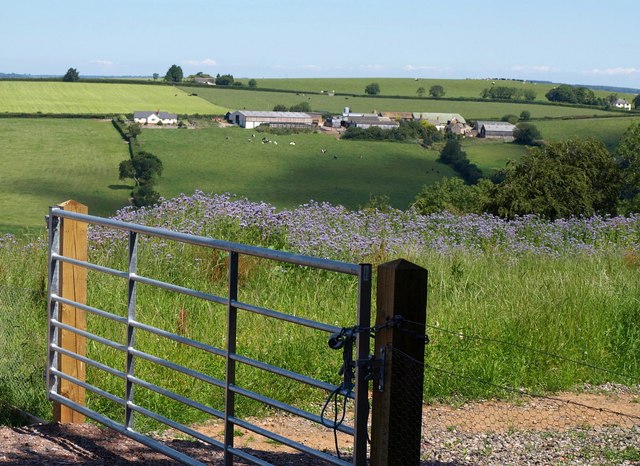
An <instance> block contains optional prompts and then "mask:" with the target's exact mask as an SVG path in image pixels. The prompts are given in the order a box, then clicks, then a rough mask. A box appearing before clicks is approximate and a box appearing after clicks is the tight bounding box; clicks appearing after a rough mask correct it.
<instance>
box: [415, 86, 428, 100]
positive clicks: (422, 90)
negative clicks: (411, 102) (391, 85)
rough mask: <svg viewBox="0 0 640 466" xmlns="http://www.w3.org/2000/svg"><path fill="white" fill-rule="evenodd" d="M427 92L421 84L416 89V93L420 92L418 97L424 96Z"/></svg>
mask: <svg viewBox="0 0 640 466" xmlns="http://www.w3.org/2000/svg"><path fill="white" fill-rule="evenodd" d="M425 92H426V91H425V90H424V87H422V86H420V87H419V88H418V90H417V91H416V94H418V97H424V94H425Z"/></svg>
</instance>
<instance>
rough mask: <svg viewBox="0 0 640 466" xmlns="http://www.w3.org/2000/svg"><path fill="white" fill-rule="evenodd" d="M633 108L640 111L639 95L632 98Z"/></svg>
mask: <svg viewBox="0 0 640 466" xmlns="http://www.w3.org/2000/svg"><path fill="white" fill-rule="evenodd" d="M633 108H635V109H636V110H637V109H640V94H638V95H637V96H635V97H634V98H633Z"/></svg>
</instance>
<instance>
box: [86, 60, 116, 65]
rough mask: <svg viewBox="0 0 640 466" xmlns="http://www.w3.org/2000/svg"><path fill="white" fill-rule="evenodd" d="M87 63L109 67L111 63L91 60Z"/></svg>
mask: <svg viewBox="0 0 640 466" xmlns="http://www.w3.org/2000/svg"><path fill="white" fill-rule="evenodd" d="M89 63H92V64H94V65H99V66H111V65H113V62H112V61H110V60H91V61H90V62H89Z"/></svg>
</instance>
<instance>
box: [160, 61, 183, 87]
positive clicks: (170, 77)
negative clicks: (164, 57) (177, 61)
mask: <svg viewBox="0 0 640 466" xmlns="http://www.w3.org/2000/svg"><path fill="white" fill-rule="evenodd" d="M183 77H184V74H183V72H182V68H181V67H179V66H178V65H171V66H170V67H169V69H168V70H167V74H165V75H164V80H165V81H167V82H170V83H179V82H181V81H182V78H183Z"/></svg>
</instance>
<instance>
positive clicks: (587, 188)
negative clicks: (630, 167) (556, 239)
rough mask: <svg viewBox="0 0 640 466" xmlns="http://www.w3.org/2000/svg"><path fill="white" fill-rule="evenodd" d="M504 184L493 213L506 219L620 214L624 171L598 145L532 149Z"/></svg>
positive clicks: (496, 192) (495, 192) (493, 198)
mask: <svg viewBox="0 0 640 466" xmlns="http://www.w3.org/2000/svg"><path fill="white" fill-rule="evenodd" d="M501 178H502V181H501V182H500V183H499V184H497V185H495V186H494V187H493V188H492V190H491V193H490V201H489V203H488V205H487V210H488V211H490V212H493V213H494V214H497V215H500V216H501V217H506V218H513V217H515V216H517V215H525V214H535V215H539V216H541V217H544V218H548V219H551V220H554V219H557V218H567V217H571V216H579V215H584V216H591V215H593V214H594V213H601V214H615V212H616V206H617V202H618V197H619V195H620V189H621V185H622V177H621V173H620V169H619V168H618V166H617V165H616V163H615V161H614V159H613V157H612V156H611V154H609V152H608V151H607V149H606V148H605V147H604V145H603V144H602V142H600V141H597V140H586V141H582V140H580V141H577V140H569V141H564V142H556V143H551V144H548V145H546V146H543V147H535V148H529V149H528V151H527V153H526V154H525V155H524V156H523V158H522V159H521V161H520V162H519V163H510V164H509V166H508V167H507V169H505V171H504V172H503V173H502V177H501Z"/></svg>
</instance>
